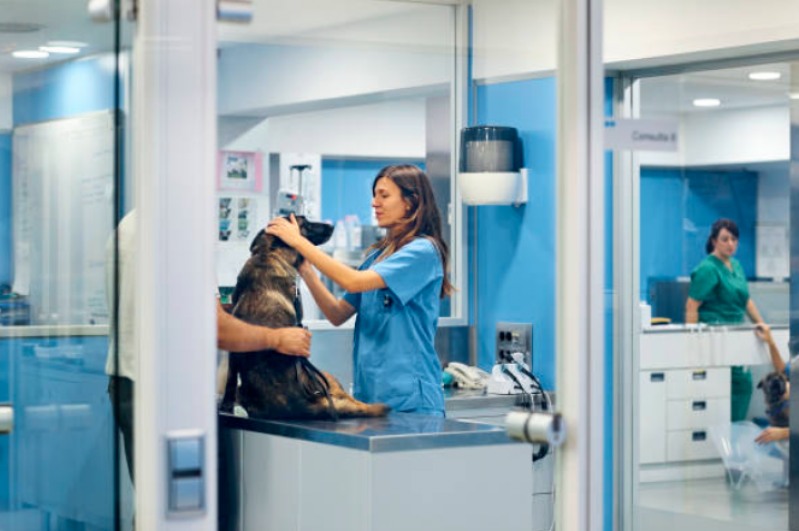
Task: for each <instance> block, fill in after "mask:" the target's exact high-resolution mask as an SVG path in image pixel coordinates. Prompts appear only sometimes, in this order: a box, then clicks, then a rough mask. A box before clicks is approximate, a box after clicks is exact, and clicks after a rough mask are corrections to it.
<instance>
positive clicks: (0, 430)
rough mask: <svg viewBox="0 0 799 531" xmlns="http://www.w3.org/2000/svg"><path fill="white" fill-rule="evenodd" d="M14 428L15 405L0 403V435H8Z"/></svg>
mask: <svg viewBox="0 0 799 531" xmlns="http://www.w3.org/2000/svg"><path fill="white" fill-rule="evenodd" d="M13 430H14V406H13V405H12V404H8V403H6V404H0V435H8V434H9V433H11V432H12V431H13Z"/></svg>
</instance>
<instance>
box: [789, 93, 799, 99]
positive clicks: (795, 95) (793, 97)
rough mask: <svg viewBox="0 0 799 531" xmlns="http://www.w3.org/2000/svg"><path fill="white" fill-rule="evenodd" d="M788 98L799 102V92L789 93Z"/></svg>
mask: <svg viewBox="0 0 799 531" xmlns="http://www.w3.org/2000/svg"><path fill="white" fill-rule="evenodd" d="M788 97H789V98H791V99H792V100H799V92H789V93H788Z"/></svg>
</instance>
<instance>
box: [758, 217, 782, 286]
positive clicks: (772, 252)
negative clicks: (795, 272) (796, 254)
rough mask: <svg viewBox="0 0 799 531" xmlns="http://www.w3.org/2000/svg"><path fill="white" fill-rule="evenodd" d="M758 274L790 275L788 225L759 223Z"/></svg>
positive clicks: (765, 275) (767, 276)
mask: <svg viewBox="0 0 799 531" xmlns="http://www.w3.org/2000/svg"><path fill="white" fill-rule="evenodd" d="M756 235H757V265H756V269H757V276H758V277H762V278H774V279H779V280H782V279H785V278H788V277H789V276H790V270H789V256H788V250H789V242H788V227H786V226H785V225H782V224H758V226H757V230H756Z"/></svg>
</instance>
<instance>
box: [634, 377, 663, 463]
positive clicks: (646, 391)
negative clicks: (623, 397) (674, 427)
mask: <svg viewBox="0 0 799 531" xmlns="http://www.w3.org/2000/svg"><path fill="white" fill-rule="evenodd" d="M640 396H641V400H640V402H639V408H640V409H639V411H640V414H639V423H638V426H639V434H640V443H639V448H640V453H639V456H640V461H641V463H642V464H643V463H661V462H663V461H665V460H666V371H643V372H641V386H640Z"/></svg>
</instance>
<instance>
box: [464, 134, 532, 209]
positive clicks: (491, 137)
mask: <svg viewBox="0 0 799 531" xmlns="http://www.w3.org/2000/svg"><path fill="white" fill-rule="evenodd" d="M458 182H459V186H460V190H461V196H462V197H463V202H464V203H466V204H467V205H510V204H514V205H519V204H521V203H526V202H527V173H526V171H524V170H523V169H522V150H521V141H520V140H519V135H518V133H517V132H516V129H514V128H513V127H499V126H493V125H480V126H476V127H466V128H464V129H463V130H462V131H461V153H460V172H459V174H458Z"/></svg>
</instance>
